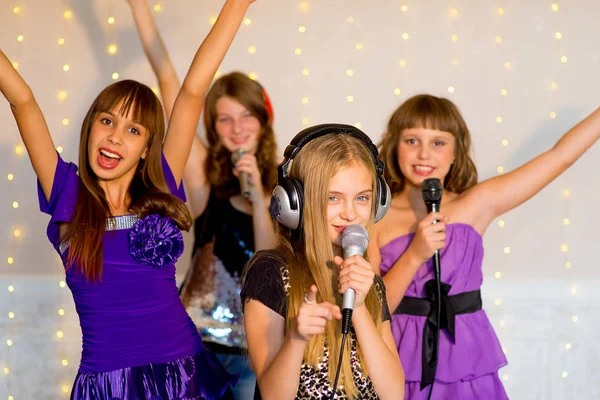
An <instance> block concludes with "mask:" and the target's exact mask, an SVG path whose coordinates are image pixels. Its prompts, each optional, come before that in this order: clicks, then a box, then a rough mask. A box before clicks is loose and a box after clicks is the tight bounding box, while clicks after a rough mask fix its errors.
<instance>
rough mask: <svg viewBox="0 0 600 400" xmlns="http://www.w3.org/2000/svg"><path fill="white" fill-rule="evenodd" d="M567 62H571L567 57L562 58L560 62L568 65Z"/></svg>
mask: <svg viewBox="0 0 600 400" xmlns="http://www.w3.org/2000/svg"><path fill="white" fill-rule="evenodd" d="M567 61H569V59H568V58H567V56H562V57H561V58H560V62H561V63H563V64H566V63H567Z"/></svg>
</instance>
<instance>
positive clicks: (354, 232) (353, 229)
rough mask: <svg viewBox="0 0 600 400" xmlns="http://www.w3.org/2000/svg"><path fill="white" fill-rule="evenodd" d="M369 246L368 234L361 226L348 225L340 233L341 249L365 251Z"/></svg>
mask: <svg viewBox="0 0 600 400" xmlns="http://www.w3.org/2000/svg"><path fill="white" fill-rule="evenodd" d="M368 246H369V234H368V233H367V230H366V229H365V228H363V227H362V226H361V225H356V224H354V225H350V226H348V227H347V228H346V229H344V232H343V233H342V248H343V249H347V248H349V247H358V248H360V249H363V251H365V250H367V247H368Z"/></svg>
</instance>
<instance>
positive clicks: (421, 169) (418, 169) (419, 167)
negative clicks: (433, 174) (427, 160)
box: [415, 165, 433, 172]
mask: <svg viewBox="0 0 600 400" xmlns="http://www.w3.org/2000/svg"><path fill="white" fill-rule="evenodd" d="M415 169H416V170H417V171H421V172H430V171H431V170H433V168H431V167H424V166H422V165H416V166H415Z"/></svg>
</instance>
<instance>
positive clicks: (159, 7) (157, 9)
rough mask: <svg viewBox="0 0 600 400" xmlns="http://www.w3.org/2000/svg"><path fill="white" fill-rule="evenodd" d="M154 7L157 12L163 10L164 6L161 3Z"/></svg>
mask: <svg viewBox="0 0 600 400" xmlns="http://www.w3.org/2000/svg"><path fill="white" fill-rule="evenodd" d="M152 8H153V10H154V11H155V12H160V11H161V10H162V6H161V5H160V4H155V5H154V7H152Z"/></svg>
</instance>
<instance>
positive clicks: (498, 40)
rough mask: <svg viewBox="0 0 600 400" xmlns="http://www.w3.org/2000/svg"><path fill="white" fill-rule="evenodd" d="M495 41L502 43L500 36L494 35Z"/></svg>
mask: <svg viewBox="0 0 600 400" xmlns="http://www.w3.org/2000/svg"><path fill="white" fill-rule="evenodd" d="M496 43H498V44H500V43H502V37H500V36H496Z"/></svg>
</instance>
